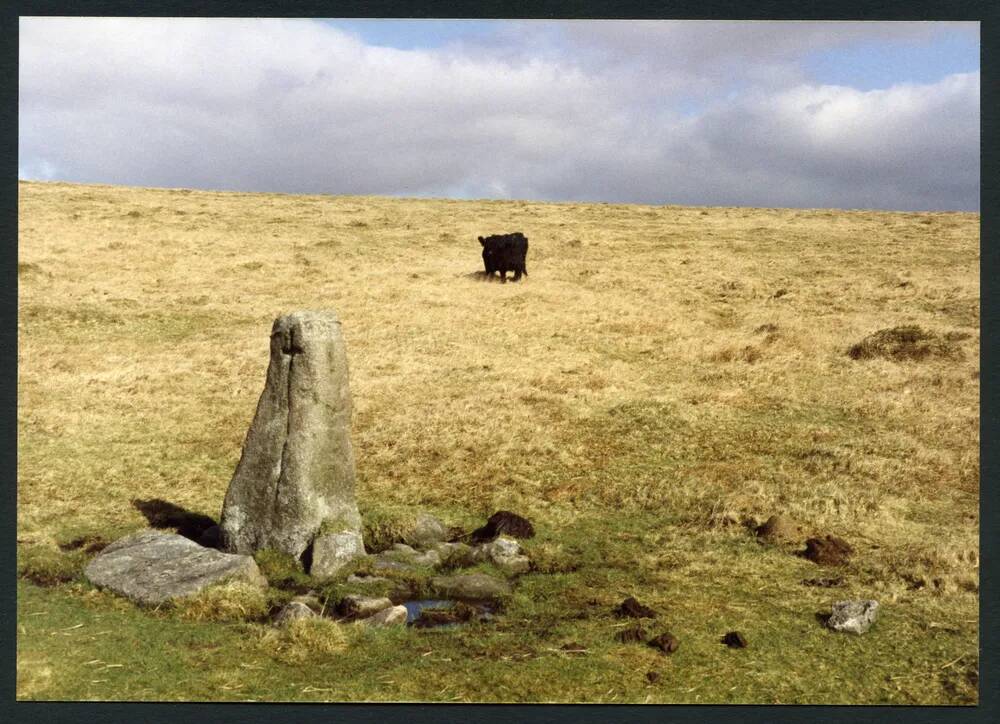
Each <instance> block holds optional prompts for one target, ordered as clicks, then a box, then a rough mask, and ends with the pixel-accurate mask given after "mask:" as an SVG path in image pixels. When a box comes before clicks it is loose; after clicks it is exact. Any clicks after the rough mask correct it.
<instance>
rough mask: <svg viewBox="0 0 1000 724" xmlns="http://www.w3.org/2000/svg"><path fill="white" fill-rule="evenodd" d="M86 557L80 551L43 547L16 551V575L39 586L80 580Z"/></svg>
mask: <svg viewBox="0 0 1000 724" xmlns="http://www.w3.org/2000/svg"><path fill="white" fill-rule="evenodd" d="M86 560H87V556H85V555H84V554H83V552H82V551H78V550H70V551H65V552H64V551H60V550H58V549H56V548H50V547H49V546H44V545H35V546H30V547H21V548H19V549H18V551H17V575H18V576H19V577H20V578H25V579H27V580H29V581H31V582H32V583H35V584H37V585H39V586H58V585H60V584H62V583H69V582H71V581H77V580H80V579H81V577H82V576H83V566H84V565H85V563H86Z"/></svg>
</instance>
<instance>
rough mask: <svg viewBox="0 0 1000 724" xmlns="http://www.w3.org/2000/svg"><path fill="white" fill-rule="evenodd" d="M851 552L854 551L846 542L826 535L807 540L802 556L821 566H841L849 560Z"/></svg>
mask: <svg viewBox="0 0 1000 724" xmlns="http://www.w3.org/2000/svg"><path fill="white" fill-rule="evenodd" d="M853 552H854V549H853V548H851V546H850V544H849V543H848V542H847V541H846V540H844V539H843V538H838V537H837V536H835V535H828V536H825V537H823V538H810V539H808V540H807V541H806V549H805V550H804V551H803V552H802V555H803V556H805V557H806V558H808V559H809V560H811V561H812V562H813V563H818V564H819V565H821V566H842V565H844V564H846V563H847V562H848V561H849V560H850V558H851V554H852V553H853Z"/></svg>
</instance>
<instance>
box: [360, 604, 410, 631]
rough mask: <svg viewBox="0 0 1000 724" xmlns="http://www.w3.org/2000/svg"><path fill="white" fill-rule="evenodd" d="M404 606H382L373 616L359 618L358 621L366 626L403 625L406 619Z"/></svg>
mask: <svg viewBox="0 0 1000 724" xmlns="http://www.w3.org/2000/svg"><path fill="white" fill-rule="evenodd" d="M407 615H408V614H407V612H406V606H390V607H389V608H383V609H382V610H381V611H379V612H378V613H376V614H375V615H374V616H369V617H368V618H363V619H361V620H360V621H359V622H358V623H362V624H364V625H366V626H404V625H406V619H407Z"/></svg>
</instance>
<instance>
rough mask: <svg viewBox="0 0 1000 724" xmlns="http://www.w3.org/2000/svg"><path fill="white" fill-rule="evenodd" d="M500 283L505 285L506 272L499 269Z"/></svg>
mask: <svg viewBox="0 0 1000 724" xmlns="http://www.w3.org/2000/svg"><path fill="white" fill-rule="evenodd" d="M500 283H501V284H506V283H507V270H506V269H501V270H500Z"/></svg>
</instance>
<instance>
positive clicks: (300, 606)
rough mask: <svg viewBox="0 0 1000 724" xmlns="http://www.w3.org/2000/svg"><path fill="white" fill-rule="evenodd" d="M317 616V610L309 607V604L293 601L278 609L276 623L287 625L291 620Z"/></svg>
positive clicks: (277, 624)
mask: <svg viewBox="0 0 1000 724" xmlns="http://www.w3.org/2000/svg"><path fill="white" fill-rule="evenodd" d="M315 617H316V612H315V611H313V610H312V609H311V608H309V606H307V605H306V604H304V603H302V602H301V601H292V602H290V603H289V604H287V605H286V606H285V607H284V608H282V609H281V610H280V611H278V614H277V615H276V616H275V617H274V624H275V625H276V626H286V625H288V623H289V622H291V621H296V620H298V619H300V618H315Z"/></svg>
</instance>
